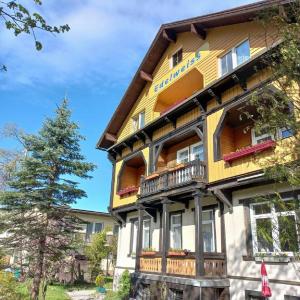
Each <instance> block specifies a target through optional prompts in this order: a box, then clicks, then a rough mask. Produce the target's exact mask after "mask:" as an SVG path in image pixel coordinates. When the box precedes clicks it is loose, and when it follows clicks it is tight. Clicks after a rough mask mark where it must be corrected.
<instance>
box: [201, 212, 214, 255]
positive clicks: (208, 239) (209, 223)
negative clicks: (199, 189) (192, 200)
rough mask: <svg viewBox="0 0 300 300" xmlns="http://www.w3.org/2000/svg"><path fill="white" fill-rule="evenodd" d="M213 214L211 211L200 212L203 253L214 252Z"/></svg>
mask: <svg viewBox="0 0 300 300" xmlns="http://www.w3.org/2000/svg"><path fill="white" fill-rule="evenodd" d="M214 227H215V226H214V212H213V210H205V211H203V212H202V232H203V243H204V245H203V246H204V247H203V248H204V252H214V251H215V228H214Z"/></svg>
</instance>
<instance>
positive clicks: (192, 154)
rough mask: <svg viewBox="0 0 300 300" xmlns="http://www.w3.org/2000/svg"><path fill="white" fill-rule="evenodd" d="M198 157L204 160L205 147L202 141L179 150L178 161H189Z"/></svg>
mask: <svg viewBox="0 0 300 300" xmlns="http://www.w3.org/2000/svg"><path fill="white" fill-rule="evenodd" d="M196 159H200V160H204V148H203V144H202V143H196V144H193V145H191V146H189V147H186V148H183V149H180V150H178V151H177V163H178V164H180V163H187V162H189V161H193V160H196Z"/></svg>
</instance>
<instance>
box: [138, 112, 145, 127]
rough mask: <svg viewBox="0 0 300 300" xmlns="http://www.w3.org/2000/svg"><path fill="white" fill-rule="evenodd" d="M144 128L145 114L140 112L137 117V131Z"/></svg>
mask: <svg viewBox="0 0 300 300" xmlns="http://www.w3.org/2000/svg"><path fill="white" fill-rule="evenodd" d="M144 126H145V112H144V111H143V112H141V113H140V115H139V129H141V128H142V127H144Z"/></svg>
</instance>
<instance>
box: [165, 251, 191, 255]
mask: <svg viewBox="0 0 300 300" xmlns="http://www.w3.org/2000/svg"><path fill="white" fill-rule="evenodd" d="M186 255H187V252H184V251H183V250H182V251H169V252H168V256H186Z"/></svg>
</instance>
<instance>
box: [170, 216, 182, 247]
mask: <svg viewBox="0 0 300 300" xmlns="http://www.w3.org/2000/svg"><path fill="white" fill-rule="evenodd" d="M181 240H182V224H181V213H179V214H171V215H170V247H171V248H173V249H181V248H182V243H181V242H182V241H181Z"/></svg>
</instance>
